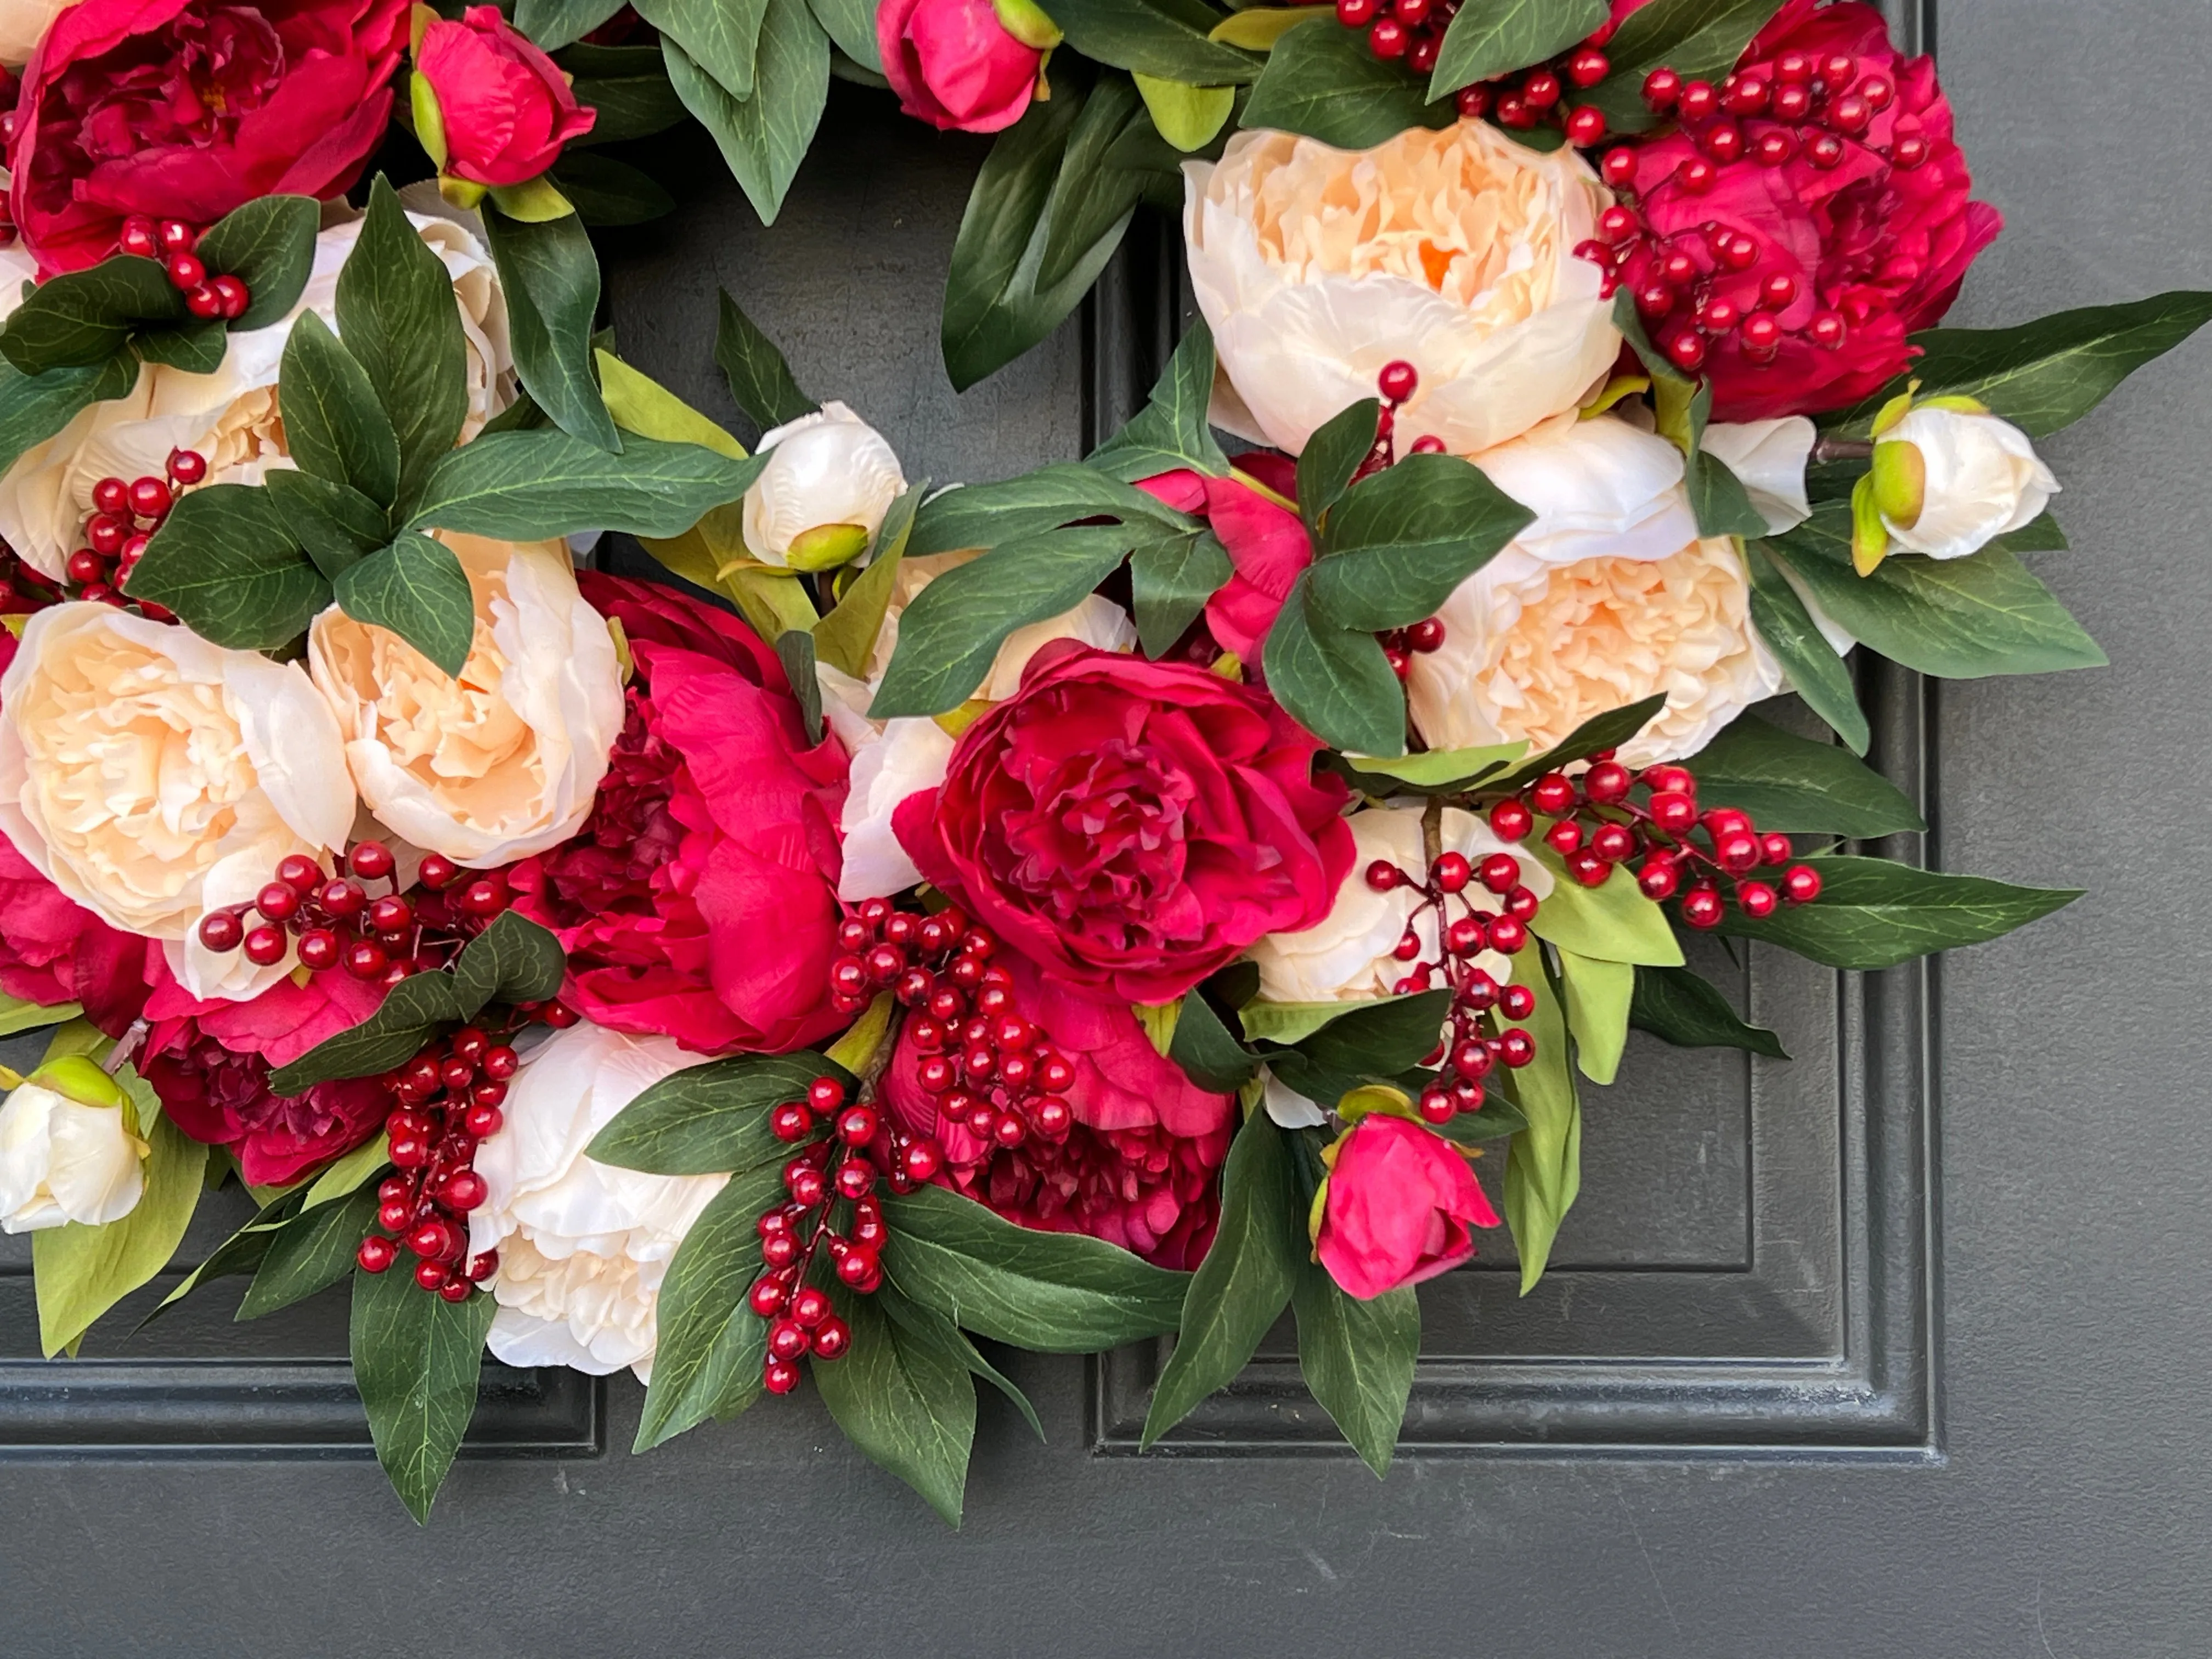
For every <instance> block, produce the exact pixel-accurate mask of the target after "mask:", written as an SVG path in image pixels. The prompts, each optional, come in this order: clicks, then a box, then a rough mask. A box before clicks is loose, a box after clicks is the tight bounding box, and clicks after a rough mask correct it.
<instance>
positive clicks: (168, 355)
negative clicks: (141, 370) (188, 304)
mask: <svg viewBox="0 0 2212 1659" xmlns="http://www.w3.org/2000/svg"><path fill="white" fill-rule="evenodd" d="M228 342H229V336H228V334H227V333H226V332H225V331H224V329H223V325H222V323H220V322H217V321H212V320H210V321H208V322H197V321H195V322H189V323H176V324H172V325H164V326H162V327H160V328H149V329H142V330H141V331H139V332H138V333H137V334H135V335H133V336H132V337H131V344H132V345H133V346H135V347H136V348H137V352H138V355H139V356H141V357H143V358H144V359H145V360H146V361H147V362H149V363H161V364H163V365H164V366H166V367H167V368H174V369H180V370H182V371H183V372H184V373H185V374H214V373H215V372H216V370H217V369H218V368H222V356H223V352H224V350H225V349H226V347H227V346H228Z"/></svg>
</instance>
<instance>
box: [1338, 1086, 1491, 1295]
mask: <svg viewBox="0 0 2212 1659" xmlns="http://www.w3.org/2000/svg"><path fill="white" fill-rule="evenodd" d="M1496 1225H1498V1212H1496V1211H1495V1210H1493V1209H1492V1208H1491V1207H1490V1200H1488V1199H1487V1198H1486V1197H1485V1196H1484V1195H1483V1191H1482V1187H1481V1184H1480V1182H1477V1181H1476V1180H1475V1178H1474V1170H1473V1169H1472V1168H1471V1167H1470V1166H1469V1165H1468V1160H1467V1158H1466V1155H1465V1154H1463V1153H1462V1152H1460V1151H1459V1149H1458V1148H1456V1147H1455V1146H1453V1145H1452V1144H1451V1143H1450V1142H1449V1141H1448V1140H1446V1139H1443V1137H1442V1136H1441V1135H1436V1134H1431V1133H1430V1132H1429V1131H1428V1130H1426V1129H1425V1128H1423V1127H1421V1126H1420V1125H1419V1124H1418V1123H1412V1122H1408V1121H1407V1120H1406V1119H1404V1118H1402V1117H1393V1116H1392V1115H1389V1113H1387V1112H1370V1113H1369V1114H1368V1115H1366V1116H1365V1117H1363V1118H1361V1119H1360V1120H1359V1121H1358V1123H1356V1124H1354V1125H1353V1126H1352V1130H1351V1132H1350V1133H1348V1134H1346V1136H1345V1137H1344V1139H1342V1140H1341V1141H1340V1142H1339V1143H1338V1145H1337V1150H1336V1165H1335V1167H1334V1169H1333V1170H1330V1172H1329V1177H1328V1198H1327V1200H1325V1201H1324V1203H1323V1205H1322V1218H1321V1235H1320V1237H1318V1238H1317V1239H1316V1240H1315V1242H1314V1248H1315V1249H1316V1251H1318V1252H1319V1254H1320V1255H1321V1264H1322V1267H1326V1268H1328V1276H1329V1277H1330V1278H1331V1279H1334V1280H1335V1281H1336V1282H1337V1283H1338V1284H1339V1285H1342V1286H1343V1287H1344V1289H1345V1291H1346V1292H1347V1293H1348V1294H1350V1295H1352V1296H1356V1297H1360V1298H1362V1299H1363V1300H1364V1299H1365V1298H1367V1297H1376V1296H1380V1295H1382V1294H1383V1291H1394V1290H1395V1289H1397V1288H1398V1286H1399V1285H1418V1284H1419V1283H1420V1282H1421V1281H1422V1280H1423V1279H1434V1278H1435V1277H1436V1276H1437V1274H1438V1273H1443V1271H1445V1269H1447V1268H1449V1267H1457V1266H1458V1265H1459V1264H1460V1263H1461V1262H1462V1261H1466V1260H1467V1259H1468V1257H1469V1256H1471V1255H1474V1238H1473V1237H1472V1235H1471V1234H1470V1233H1469V1231H1468V1229H1469V1228H1470V1227H1495V1226H1496Z"/></svg>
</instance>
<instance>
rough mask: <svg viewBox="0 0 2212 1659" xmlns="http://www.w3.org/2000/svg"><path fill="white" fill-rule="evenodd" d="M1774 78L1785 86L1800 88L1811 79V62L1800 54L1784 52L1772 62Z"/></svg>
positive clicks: (1804, 55)
mask: <svg viewBox="0 0 2212 1659" xmlns="http://www.w3.org/2000/svg"><path fill="white" fill-rule="evenodd" d="M1774 78H1775V79H1776V80H1778V81H1779V82H1782V83H1783V84H1784V85H1785V86H1787V85H1790V84H1793V83H1794V84H1796V85H1798V86H1802V85H1803V84H1804V83H1805V82H1808V81H1809V80H1811V79H1812V78H1813V60H1812V59H1811V58H1809V57H1808V56H1807V55H1806V54H1805V53H1803V52H1784V53H1783V54H1782V56H1780V57H1779V58H1776V59H1775V60H1774Z"/></svg>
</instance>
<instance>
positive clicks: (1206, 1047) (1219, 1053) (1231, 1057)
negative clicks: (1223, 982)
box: [1168, 991, 1260, 1094]
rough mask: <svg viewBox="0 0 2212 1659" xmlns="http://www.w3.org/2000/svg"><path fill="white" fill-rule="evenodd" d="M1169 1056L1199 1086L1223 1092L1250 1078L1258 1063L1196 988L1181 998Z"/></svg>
mask: <svg viewBox="0 0 2212 1659" xmlns="http://www.w3.org/2000/svg"><path fill="white" fill-rule="evenodd" d="M1168 1058H1169V1059H1170V1060H1173V1061H1175V1063H1176V1065H1178V1066H1182V1070H1183V1075H1184V1076H1185V1077H1188V1079H1190V1080H1191V1081H1192V1082H1193V1083H1195V1084H1196V1085H1198V1086H1199V1087H1200V1088H1201V1089H1212V1090H1215V1091H1218V1092H1221V1093H1224V1094H1226V1093H1227V1092H1228V1091H1230V1090H1231V1089H1239V1088H1242V1087H1243V1085H1245V1084H1247V1083H1249V1082H1250V1081H1251V1080H1252V1077H1253V1074H1254V1073H1256V1072H1257V1071H1258V1070H1259V1069H1260V1062H1259V1061H1258V1060H1255V1059H1254V1058H1253V1057H1252V1054H1251V1052H1250V1051H1249V1049H1247V1048H1245V1047H1244V1045H1243V1043H1241V1042H1238V1041H1237V1038H1236V1036H1235V1034H1234V1033H1232V1032H1231V1030H1230V1029H1229V1027H1228V1026H1227V1025H1225V1024H1223V1023H1222V1019H1221V1016H1220V1015H1219V1014H1217V1013H1216V1012H1213V1005H1212V1003H1210V1002H1208V1001H1207V1000H1206V999H1205V998H1204V997H1202V996H1200V994H1198V993H1197V992H1196V991H1193V992H1191V993H1189V994H1188V995H1186V996H1185V997H1184V998H1183V1000H1182V1012H1181V1013H1180V1014H1179V1015H1177V1016H1176V1028H1175V1036H1174V1037H1173V1039H1172V1040H1171V1041H1170V1043H1169V1045H1168Z"/></svg>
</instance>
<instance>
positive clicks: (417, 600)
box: [331, 532, 477, 676]
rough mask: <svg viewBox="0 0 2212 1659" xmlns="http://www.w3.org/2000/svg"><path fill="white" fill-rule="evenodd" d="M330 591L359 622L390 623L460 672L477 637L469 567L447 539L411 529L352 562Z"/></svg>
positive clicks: (449, 668)
mask: <svg viewBox="0 0 2212 1659" xmlns="http://www.w3.org/2000/svg"><path fill="white" fill-rule="evenodd" d="M331 592H334V593H335V594H337V601H338V603H339V604H340V605H343V606H344V607H345V613H346V615H348V616H349V617H352V618H353V619H354V620H355V621H356V622H360V623H368V624H369V625H370V626H371V627H374V628H386V629H391V631H392V632H393V633H394V634H397V635H399V637H400V638H401V639H403V640H404V641H407V643H408V644H410V645H411V646H413V647H415V648H416V650H417V651H420V652H421V653H422V654H423V655H424V656H426V657H428V659H430V660H431V661H432V662H434V663H435V664H437V665H438V666H439V667H441V668H442V669H444V670H445V671H446V672H447V673H448V674H451V675H456V676H458V675H459V673H460V671H461V665H462V664H464V663H465V662H466V661H467V660H468V659H469V646H470V643H471V641H473V640H474V639H475V637H476V626H477V621H476V602H475V600H474V599H472V598H471V596H470V592H469V578H468V573H467V572H466V571H465V570H463V569H462V568H461V562H460V559H459V557H458V556H456V555H455V554H454V552H453V549H452V548H450V547H447V545H446V544H444V543H443V542H434V541H432V540H431V539H430V538H428V536H417V535H415V534H413V533H412V532H407V533H404V534H402V535H401V536H400V537H399V538H398V540H397V541H395V542H393V543H392V545H391V546H389V547H387V548H386V549H384V550H382V551H380V552H376V553H372V554H370V555H369V556H368V557H367V558H364V559H362V561H361V562H359V563H357V564H353V565H349V566H348V567H347V568H346V570H345V572H344V574H342V575H341V576H339V577H338V579H337V580H336V581H334V582H332V583H331Z"/></svg>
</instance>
